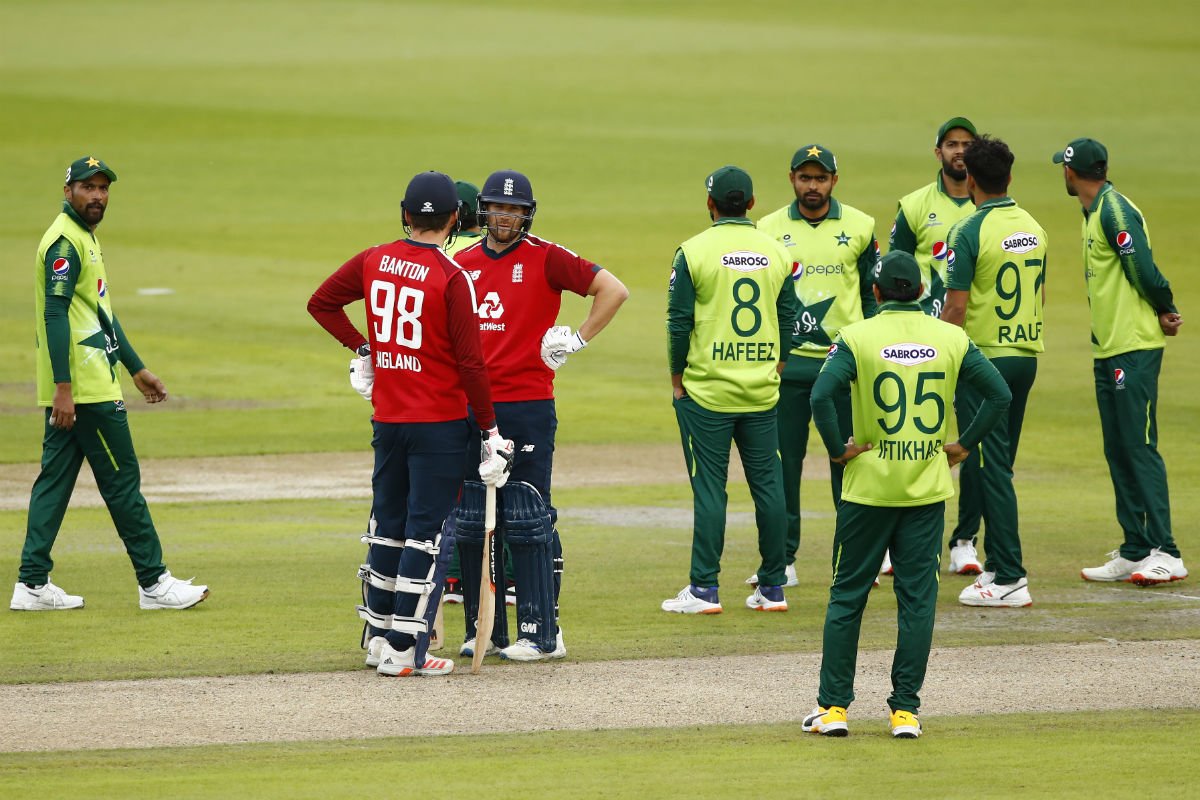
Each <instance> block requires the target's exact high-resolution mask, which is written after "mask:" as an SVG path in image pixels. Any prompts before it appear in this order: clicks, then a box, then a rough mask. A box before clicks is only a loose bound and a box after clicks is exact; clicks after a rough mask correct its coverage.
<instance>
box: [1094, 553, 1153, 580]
mask: <svg viewBox="0 0 1200 800" xmlns="http://www.w3.org/2000/svg"><path fill="white" fill-rule="evenodd" d="M1108 557H1109V559H1110V560H1109V562H1108V563H1107V564H1105V565H1103V566H1100V567H1084V568H1083V570H1082V571H1081V572H1080V573H1079V574H1080V575H1081V576H1083V579H1084V580H1085V581H1125V582H1129V581H1130V580H1131V579H1132V578H1133V571H1134V570H1135V569H1137V568H1138V567H1139V566H1141V564H1142V561H1145V559H1142V561H1130V560H1129V559H1128V558H1121V551H1120V550H1113V551H1112V552H1111V553H1109V554H1108Z"/></svg>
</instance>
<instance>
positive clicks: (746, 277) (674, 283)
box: [662, 166, 797, 614]
mask: <svg viewBox="0 0 1200 800" xmlns="http://www.w3.org/2000/svg"><path fill="white" fill-rule="evenodd" d="M707 185H708V214H709V218H710V219H712V221H713V224H712V225H711V226H710V227H709V228H707V229H706V230H704V231H703V232H702V233H700V234H698V235H696V236H693V237H692V238H691V239H688V240H687V241H686V242H684V243H683V244H682V245H680V246H679V249H678V250H677V251H676V252H675V261H674V263H673V264H672V266H671V288H670V295H669V297H670V300H669V302H668V306H667V350H668V357H669V363H670V369H671V388H672V392H673V395H674V405H675V417H676V419H677V420H678V421H679V433H680V436H681V438H682V441H683V457H684V461H685V462H686V464H687V469H688V476H689V478H690V480H691V484H692V498H693V510H694V520H693V528H692V565H691V574H690V578H691V582H690V583H689V584H688V585H687V586H685V587H684V588H683V590H682V591H681V592H680V593H679V595H678V596H676V597H672V598H669V599H667V600H665V601H663V604H662V609H663V611H669V612H674V613H679V614H718V613H720V612H721V611H722V606H721V600H720V597H719V594H718V580H717V575H718V573H719V572H720V571H721V552H722V550H724V547H725V507H726V502H727V495H726V490H725V486H726V483H727V481H728V477H729V448H730V444H731V443H732V442H737V447H738V454H739V455H740V456H741V459H742V466H743V467H744V468H745V471H746V481H747V483H748V484H749V485H750V493H751V495H752V496H753V498H754V509H755V520H756V522H757V524H758V550H759V555H760V556H761V559H762V561H761V564H760V566H759V568H758V570H757V572H756V573H755V575H756V579H755V588H754V593H753V594H752V595H750V597H748V598H747V599H746V605H747V606H748V607H749V608H751V609H754V610H758V611H786V610H787V600H786V599H785V598H784V594H783V584H784V583H785V581H786V564H787V562H786V559H785V557H784V551H785V538H786V532H787V506H786V504H785V502H784V498H783V468H782V465H781V464H780V460H779V452H778V449H779V429H778V423H777V416H776V413H775V404H776V403H777V402H778V400H779V383H780V380H779V374H780V373H781V372H783V370H784V362H786V361H787V360H788V350H789V349H790V347H789V346H790V344H791V340H792V337H791V335H790V331H791V330H792V325H793V322H794V320H795V316H796V304H797V301H796V292H795V290H794V289H793V288H792V286H791V280H790V278H791V275H792V260H791V258H790V257H789V256H788V254H787V252H786V251H785V250H784V248H783V246H782V245H780V244H779V242H778V241H776V240H775V238H774V237H772V236H768V235H767V234H765V233H763V232H761V231H758V230H756V229H755V227H754V223H753V222H751V221H750V220H748V219H746V212H747V211H749V210H750V209H751V208H753V207H754V184H753V183H752V182H751V180H750V176H749V175H748V174H746V172H745V171H744V170H741V169H739V168H738V167H734V166H726V167H721V168H720V169H719V170H717V171H716V172H714V173H712V174H711V175H709V176H708V181H707Z"/></svg>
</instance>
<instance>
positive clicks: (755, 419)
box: [675, 395, 787, 588]
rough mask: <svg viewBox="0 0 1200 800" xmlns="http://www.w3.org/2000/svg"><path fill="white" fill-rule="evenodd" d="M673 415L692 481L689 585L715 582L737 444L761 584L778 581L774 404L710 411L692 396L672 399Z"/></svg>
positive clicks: (779, 502)
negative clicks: (733, 447)
mask: <svg viewBox="0 0 1200 800" xmlns="http://www.w3.org/2000/svg"><path fill="white" fill-rule="evenodd" d="M675 417H676V419H678V420H679V433H680V436H681V437H682V439H683V457H684V460H685V461H686V463H687V470H688V478H689V479H690V480H691V483H692V501H693V523H692V524H693V529H692V570H691V583H692V585H693V586H699V587H705V588H707V587H710V586H717V585H718V583H717V574H718V573H719V572H720V571H721V552H722V551H723V550H724V549H725V510H726V506H727V504H728V500H729V496H728V494H727V493H726V491H725V486H726V483H727V482H728V480H729V447H730V444H731V443H732V442H736V443H737V448H738V455H739V456H741V459H742V467H743V468H744V469H745V471H746V482H747V483H748V484H749V485H750V495H751V497H753V499H754V518H755V522H756V523H757V525H758V552H759V555H760V556H761V558H762V563H761V565H760V566H759V568H758V578H759V583H761V584H762V585H763V586H782V585H783V583H784V581H785V577H784V568H785V566H786V563H785V561H784V555H783V553H784V536H785V533H786V529H787V511H786V508H785V506H784V501H783V473H782V468H781V466H780V463H779V451H778V447H779V432H778V426H777V424H776V419H775V409H774V408H771V409H768V410H766V411H757V412H752V413H745V414H726V413H722V412H719V411H709V410H708V409H706V408H704V407H702V406H701V405H700V404H699V403H697V402H696V401H695V400H693V399H692V398H691V397H688V396H687V395H684V396H683V397H682V398H680V399H679V400H676V401H675Z"/></svg>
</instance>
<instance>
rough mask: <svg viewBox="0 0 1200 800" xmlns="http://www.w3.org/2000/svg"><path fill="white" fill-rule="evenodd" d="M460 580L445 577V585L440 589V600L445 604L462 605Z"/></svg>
mask: <svg viewBox="0 0 1200 800" xmlns="http://www.w3.org/2000/svg"><path fill="white" fill-rule="evenodd" d="M462 601H463V596H462V581H461V580H459V579H458V578H446V586H445V588H444V589H442V602H443V603H446V604H447V605H451V606H456V605H462Z"/></svg>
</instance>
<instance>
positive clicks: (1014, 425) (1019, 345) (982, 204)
mask: <svg viewBox="0 0 1200 800" xmlns="http://www.w3.org/2000/svg"><path fill="white" fill-rule="evenodd" d="M963 158H964V160H965V162H966V165H967V191H968V192H969V193H970V195H971V199H972V200H973V201H974V203H975V205H976V206H977V210H976V211H975V213H974V214H972V215H971V216H969V217H967V218H966V219H964V220H962V221H960V222H958V223H957V224H955V226H954V227H953V228H951V229H950V238H949V241H948V245H949V256H948V257H947V259H946V265H947V266H946V302H945V305H944V307H943V308H942V319H943V320H945V321H947V322H950V323H952V324H954V325H960V326H962V328H963V329H964V330H965V331H966V332H967V335H968V336H970V337H971V341H972V342H974V343H975V344H976V346H978V347H979V349H980V351H981V352H982V353H983V354H984V355H985V356H987V357H988V359H989V360H990V361H991V362H992V365H993V366H994V367H996V369H997V370H999V372H1000V374H1001V375H1002V376H1004V382H1005V383H1006V384H1007V385H1008V388H1009V391H1010V392H1011V393H1012V404H1011V405H1010V406H1009V408H1008V413H1007V414H1005V415H1004V416H1003V417H1001V418H1000V421H999V422H998V423H997V424H996V426H995V427H994V428H992V429H991V430H990V431H989V432H988V434H987V436H985V437H984V440H983V443H982V446H981V447H980V448H979V452H978V453H972V454H971V456H969V457H968V458H967V459H966V460H965V461H964V462H963V464H962V468H961V469H960V470H959V488H960V490H961V492H962V494H961V496H960V498H959V502H958V508H959V512H958V515H959V524H958V526H957V527H956V528H955V529H954V532H953V533H952V534H951V535H950V571H951V572H953V573H957V574H959V575H979V574H980V573H981V572H982V575H981V577H980V578H979V580H977V581H975V582H974V583H973V584H971V585H970V586H968V587H966V588H965V589H963V590H962V592H961V594H959V597H958V599H959V602H960V603H963V604H964V605H969V606H994V607H1002V608H1021V607H1024V606H1028V605H1031V604H1032V603H1033V600H1032V599H1031V597H1030V594H1029V582H1028V580H1027V578H1026V573H1025V567H1024V565H1023V564H1022V558H1021V539H1020V536H1019V534H1018V531H1019V527H1020V526H1019V524H1018V514H1017V495H1016V491H1015V490H1014V488H1013V462H1014V461H1015V460H1016V457H1017V444H1018V442H1020V440H1021V427H1022V424H1023V422H1024V419H1025V404H1026V401H1027V400H1028V398H1029V392H1030V390H1031V389H1032V388H1033V381H1034V378H1035V377H1036V375H1037V356H1038V355H1040V354H1041V352H1042V350H1043V349H1044V348H1043V344H1042V303H1043V299H1044V297H1045V279H1046V252H1047V244H1046V231H1045V230H1043V228H1042V226H1041V225H1040V224H1038V221H1037V220H1035V219H1034V218H1033V217H1032V216H1031V215H1030V214H1029V212H1027V211H1025V210H1024V209H1022V208H1021V207H1019V206H1018V205H1017V202H1016V201H1015V200H1013V199H1012V198H1011V197H1009V196H1008V187H1009V184H1010V183H1011V182H1012V165H1013V154H1012V151H1011V150H1009V148H1008V145H1006V144H1005V143H1004V142H1002V141H1001V140H999V139H994V138H991V137H989V136H986V135H984V136H980V137H979V138H977V139H975V141H973V142H971V144H970V145H969V146H968V147H967V150H966V153H965V154H964V156H963ZM981 402H982V397H981V396H980V395H979V394H977V393H976V392H974V391H972V389H971V388H970V387H969V386H963V387H960V388H959V390H958V393H957V394H956V395H955V398H954V408H955V411H956V412H957V413H958V415H959V421H960V422H962V423H965V422H966V421H968V420H970V419H971V418H972V417H973V416H975V412H976V411H977V410H978V409H979V406H980V403H981ZM981 518H982V520H983V524H984V527H985V530H986V536H985V541H984V544H985V545H986V550H987V561H986V562H985V563H983V564H980V563H979V560H978V556H977V553H976V550H975V539H976V536H977V535H978V533H979V521H980V519H981Z"/></svg>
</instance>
